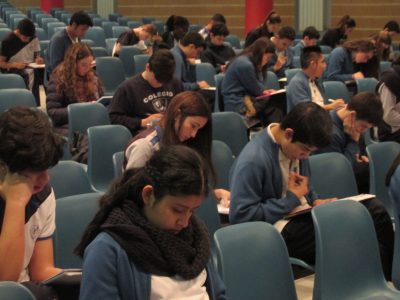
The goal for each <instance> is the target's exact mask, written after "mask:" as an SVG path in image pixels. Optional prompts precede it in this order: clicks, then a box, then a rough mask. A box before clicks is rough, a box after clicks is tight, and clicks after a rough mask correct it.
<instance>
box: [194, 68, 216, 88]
mask: <svg viewBox="0 0 400 300" xmlns="http://www.w3.org/2000/svg"><path fill="white" fill-rule="evenodd" d="M214 76H215V68H214V66H213V65H212V64H210V63H201V64H196V80H197V81H202V80H204V81H206V82H207V83H208V84H209V85H210V86H215V80H214Z"/></svg>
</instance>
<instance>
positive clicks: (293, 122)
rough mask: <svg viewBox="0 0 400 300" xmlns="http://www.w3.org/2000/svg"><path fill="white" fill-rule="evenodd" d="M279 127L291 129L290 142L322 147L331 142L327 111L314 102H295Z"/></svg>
mask: <svg viewBox="0 0 400 300" xmlns="http://www.w3.org/2000/svg"><path fill="white" fill-rule="evenodd" d="M280 127H281V129H286V128H291V129H292V130H293V135H292V142H300V143H303V144H305V145H307V146H310V147H317V148H323V147H327V146H328V145H329V144H330V143H331V139H332V119H331V118H330V116H329V113H328V112H327V111H326V110H325V109H323V108H322V107H321V106H319V105H318V104H315V103H314V102H301V103H299V104H297V105H296V106H295V107H294V108H293V109H292V110H291V111H290V112H289V113H288V114H287V115H286V117H285V118H284V119H283V121H282V123H281V124H280Z"/></svg>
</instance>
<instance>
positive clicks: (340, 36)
mask: <svg viewBox="0 0 400 300" xmlns="http://www.w3.org/2000/svg"><path fill="white" fill-rule="evenodd" d="M337 25H338V26H337V27H336V28H331V29H328V30H327V31H326V32H325V34H324V36H323V37H322V39H321V45H326V46H329V47H331V48H332V49H333V48H336V47H337V46H339V45H341V44H343V43H344V42H345V41H346V40H347V37H348V36H349V35H350V34H351V33H352V32H353V30H354V28H355V27H356V21H354V19H353V18H351V17H350V16H349V15H345V16H343V17H342V18H341V19H340V21H339V23H338V24H337Z"/></svg>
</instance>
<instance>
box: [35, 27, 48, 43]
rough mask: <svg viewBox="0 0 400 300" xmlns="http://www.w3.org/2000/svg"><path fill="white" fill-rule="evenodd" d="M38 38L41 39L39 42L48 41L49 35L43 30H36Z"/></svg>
mask: <svg viewBox="0 0 400 300" xmlns="http://www.w3.org/2000/svg"><path fill="white" fill-rule="evenodd" d="M36 36H37V38H38V39H39V41H46V40H48V36H47V33H46V31H45V30H44V29H43V28H36Z"/></svg>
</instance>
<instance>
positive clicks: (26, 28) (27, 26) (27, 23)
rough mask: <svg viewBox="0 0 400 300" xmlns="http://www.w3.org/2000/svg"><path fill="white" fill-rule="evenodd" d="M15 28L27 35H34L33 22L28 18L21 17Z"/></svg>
mask: <svg viewBox="0 0 400 300" xmlns="http://www.w3.org/2000/svg"><path fill="white" fill-rule="evenodd" d="M17 29H18V31H19V33H20V34H22V35H24V36H27V37H34V36H35V33H36V28H35V24H33V22H32V21H31V20H29V19H22V20H21V21H19V22H18V25H17Z"/></svg>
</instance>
